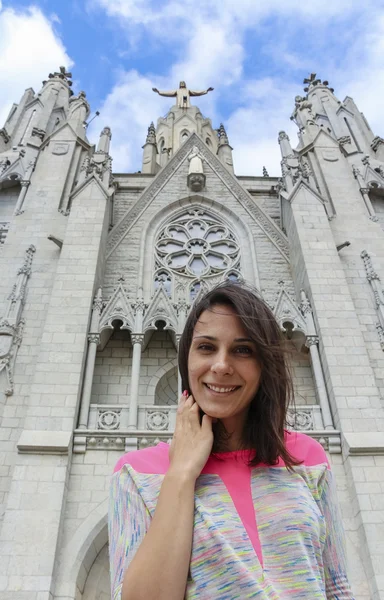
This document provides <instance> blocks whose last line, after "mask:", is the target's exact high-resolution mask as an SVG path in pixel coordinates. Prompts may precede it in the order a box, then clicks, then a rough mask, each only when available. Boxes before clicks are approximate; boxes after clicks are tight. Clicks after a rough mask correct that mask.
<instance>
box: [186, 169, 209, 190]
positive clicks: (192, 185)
mask: <svg viewBox="0 0 384 600" xmlns="http://www.w3.org/2000/svg"><path fill="white" fill-rule="evenodd" d="M188 187H189V189H190V190H192V192H201V190H203V189H204V187H205V175H204V174H203V173H193V174H191V175H188Z"/></svg>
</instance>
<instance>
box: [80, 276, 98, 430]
mask: <svg viewBox="0 0 384 600" xmlns="http://www.w3.org/2000/svg"><path fill="white" fill-rule="evenodd" d="M102 308H103V300H102V296H101V288H99V290H98V292H97V294H96V297H95V301H94V303H93V310H92V318H91V327H90V332H89V334H88V342H89V345H88V353H87V363H86V367H85V374H84V384H83V393H82V396H81V408H80V417H79V429H87V427H88V416H89V406H90V403H91V392H92V382H93V372H94V370H95V359H96V352H97V346H98V345H99V343H100V334H99V322H100V313H101V310H102Z"/></svg>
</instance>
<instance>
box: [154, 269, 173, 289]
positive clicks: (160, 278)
mask: <svg viewBox="0 0 384 600" xmlns="http://www.w3.org/2000/svg"><path fill="white" fill-rule="evenodd" d="M160 286H163V288H164V290H165V292H166V294H167V295H168V296H171V292H172V275H171V274H170V273H169V271H166V270H165V269H161V270H159V271H157V273H156V274H155V290H157V289H158V288H159V287H160Z"/></svg>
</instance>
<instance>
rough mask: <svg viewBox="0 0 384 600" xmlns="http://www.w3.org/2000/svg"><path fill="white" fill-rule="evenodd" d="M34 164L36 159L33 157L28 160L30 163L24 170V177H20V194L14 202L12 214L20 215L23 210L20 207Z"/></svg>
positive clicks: (21, 206)
mask: <svg viewBox="0 0 384 600" xmlns="http://www.w3.org/2000/svg"><path fill="white" fill-rule="evenodd" d="M35 164H36V159H33V160H31V161H30V163H29V165H28V167H27V169H26V171H25V175H24V179H22V180H21V181H20V185H21V190H20V194H19V197H18V199H17V202H16V206H15V211H14V213H13V214H14V215H21V214H22V213H23V212H24V211H23V210H22V208H23V204H24V200H25V196H26V195H27V190H28V187H29V184H30V183H31V181H30V179H31V175H32V173H33V171H34V168H35Z"/></svg>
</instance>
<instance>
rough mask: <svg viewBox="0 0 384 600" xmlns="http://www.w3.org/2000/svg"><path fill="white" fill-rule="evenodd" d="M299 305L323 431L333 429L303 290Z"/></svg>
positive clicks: (309, 311)
mask: <svg viewBox="0 0 384 600" xmlns="http://www.w3.org/2000/svg"><path fill="white" fill-rule="evenodd" d="M300 294H301V305H300V308H301V310H302V312H303V314H304V318H305V321H306V324H307V332H308V335H307V339H306V343H305V345H306V346H307V348H309V352H310V354H311V361H312V370H313V375H314V377H315V384H316V390H317V395H318V398H319V404H320V408H321V415H322V417H323V424H324V428H325V429H334V426H333V419H332V414H331V410H330V408H329V400H328V394H327V388H326V386H325V380H324V375H323V369H322V367H321V362H320V355H319V348H318V345H319V337H318V336H317V335H316V329H315V322H314V320H313V314H312V308H311V304H310V302H309V300H308V298H307V295H306V293H305V291H304V290H301V292H300Z"/></svg>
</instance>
